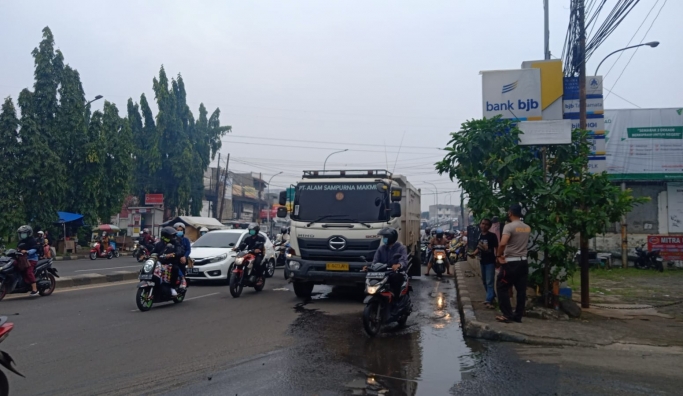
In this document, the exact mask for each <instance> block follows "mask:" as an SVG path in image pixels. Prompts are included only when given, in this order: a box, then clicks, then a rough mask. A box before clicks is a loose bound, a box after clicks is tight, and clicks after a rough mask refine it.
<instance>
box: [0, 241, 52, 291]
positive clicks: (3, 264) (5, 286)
mask: <svg viewBox="0 0 683 396" xmlns="http://www.w3.org/2000/svg"><path fill="white" fill-rule="evenodd" d="M23 255H24V254H23V253H21V252H19V251H18V250H15V249H10V250H8V251H7V256H6V257H0V301H2V299H3V298H5V296H6V295H8V294H11V293H28V292H30V291H31V285H29V284H26V283H25V282H24V277H23V276H22V274H21V273H20V272H19V270H18V269H17V268H16V263H17V258H18V257H19V256H23ZM33 273H34V275H35V277H36V286H37V287H38V293H40V295H41V296H49V295H50V294H52V292H54V291H55V287H56V286H57V281H56V280H55V277H57V278H59V275H57V269H56V268H53V267H52V259H43V260H38V263H37V264H36V267H35V269H34V270H33Z"/></svg>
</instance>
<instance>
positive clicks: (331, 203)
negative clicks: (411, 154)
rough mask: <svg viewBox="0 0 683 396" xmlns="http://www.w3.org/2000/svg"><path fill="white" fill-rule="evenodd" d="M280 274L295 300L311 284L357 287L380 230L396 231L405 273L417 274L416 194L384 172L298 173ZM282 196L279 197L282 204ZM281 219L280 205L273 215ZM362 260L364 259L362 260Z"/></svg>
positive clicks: (306, 293) (310, 288)
mask: <svg viewBox="0 0 683 396" xmlns="http://www.w3.org/2000/svg"><path fill="white" fill-rule="evenodd" d="M294 191H295V194H294V200H293V202H292V205H291V206H290V208H291V213H289V215H290V218H291V226H290V227H291V228H290V235H291V238H290V241H289V243H290V248H289V250H288V252H287V257H288V259H287V263H286V265H287V268H286V272H287V273H288V274H289V278H290V279H291V280H292V282H293V286H294V291H295V293H296V295H297V296H298V297H302V298H306V297H309V296H310V295H311V292H312V291H313V287H314V285H320V284H332V285H336V284H345V285H353V284H363V283H364V282H365V273H364V272H362V271H361V270H362V268H363V267H364V266H365V265H366V262H365V260H367V261H370V262H371V261H372V259H373V257H374V255H375V251H376V250H377V249H378V248H379V246H380V242H381V238H380V237H379V236H378V235H377V233H378V232H379V231H380V230H381V229H382V228H384V227H393V228H395V229H397V230H398V231H399V241H400V242H401V243H403V244H404V245H405V246H406V248H407V249H408V254H412V255H413V261H412V263H411V264H412V266H411V268H410V272H409V273H410V275H413V276H419V275H420V272H421V266H420V254H419V252H420V191H419V190H418V189H416V188H415V187H413V186H412V184H410V183H409V182H408V180H407V179H406V178H405V177H404V176H399V175H393V174H391V173H390V172H388V171H386V170H336V171H332V170H327V171H304V173H303V177H302V179H301V180H300V181H299V182H298V183H297V184H296V186H295V188H294ZM286 201H287V193H286V192H285V191H283V192H282V193H281V194H280V204H281V205H285V204H286ZM285 216H287V209H286V208H284V207H281V208H280V209H279V211H278V217H285ZM364 258H365V259H364Z"/></svg>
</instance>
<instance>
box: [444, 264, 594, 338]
mask: <svg viewBox="0 0 683 396" xmlns="http://www.w3.org/2000/svg"><path fill="white" fill-rule="evenodd" d="M463 264H467V262H464V261H460V262H458V263H456V265H455V284H456V288H457V290H458V309H459V311H460V319H461V321H462V328H463V332H464V333H465V336H466V337H472V338H480V339H484V340H491V341H507V342H517V343H520V344H529V345H545V346H583V347H595V346H596V345H595V344H587V343H583V342H579V341H573V340H563V339H558V338H540V337H530V336H526V335H524V334H520V333H516V332H514V331H506V330H497V329H493V328H491V326H489V325H488V324H486V323H483V322H480V321H478V320H477V315H476V313H475V312H474V307H473V306H472V300H471V299H470V293H469V291H468V290H467V285H466V284H465V270H464V269H463V267H462V266H463Z"/></svg>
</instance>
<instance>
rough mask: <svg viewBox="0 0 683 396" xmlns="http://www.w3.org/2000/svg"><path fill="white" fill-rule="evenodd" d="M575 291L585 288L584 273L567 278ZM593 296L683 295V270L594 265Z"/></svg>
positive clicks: (647, 296)
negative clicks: (583, 283)
mask: <svg viewBox="0 0 683 396" xmlns="http://www.w3.org/2000/svg"><path fill="white" fill-rule="evenodd" d="M567 285H568V286H569V287H570V288H571V289H572V292H574V293H580V291H581V277H580V276H579V274H578V273H577V274H575V275H574V276H573V277H572V278H569V279H568V280H567ZM589 290H590V293H591V295H592V296H595V297H599V296H612V297H622V298H624V300H625V301H624V302H627V301H628V302H633V300H634V299H638V300H649V299H652V298H655V299H661V298H665V299H668V298H677V297H678V296H683V271H681V270H668V271H667V270H665V271H664V272H657V271H654V270H639V269H635V268H627V269H622V268H614V269H610V270H608V269H592V270H591V271H590V287H589Z"/></svg>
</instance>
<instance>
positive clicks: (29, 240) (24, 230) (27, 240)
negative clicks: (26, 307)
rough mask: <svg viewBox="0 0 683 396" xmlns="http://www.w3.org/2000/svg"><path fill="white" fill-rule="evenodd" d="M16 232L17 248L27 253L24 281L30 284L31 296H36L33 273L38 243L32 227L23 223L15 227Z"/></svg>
mask: <svg viewBox="0 0 683 396" xmlns="http://www.w3.org/2000/svg"><path fill="white" fill-rule="evenodd" d="M17 234H19V242H18V243H17V249H19V251H20V252H21V253H24V254H26V255H28V257H27V259H28V263H29V266H28V268H26V269H25V270H24V272H23V274H22V275H23V277H24V282H26V283H27V284H30V285H31V294H30V295H31V297H37V296H39V294H38V285H36V275H35V274H34V273H33V272H34V270H35V269H36V264H38V244H37V243H36V240H35V239H34V238H33V236H32V235H33V229H32V228H31V226H29V225H27V224H24V225H23V226H21V227H19V228H18V229H17Z"/></svg>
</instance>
